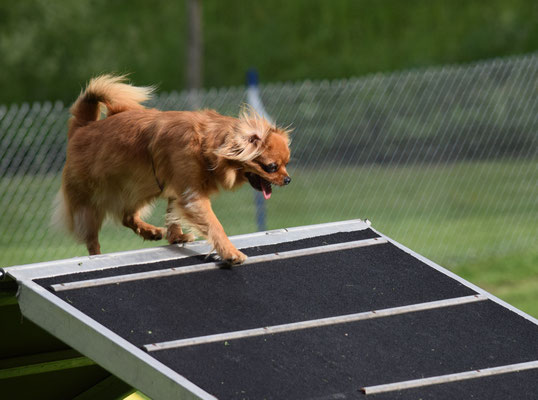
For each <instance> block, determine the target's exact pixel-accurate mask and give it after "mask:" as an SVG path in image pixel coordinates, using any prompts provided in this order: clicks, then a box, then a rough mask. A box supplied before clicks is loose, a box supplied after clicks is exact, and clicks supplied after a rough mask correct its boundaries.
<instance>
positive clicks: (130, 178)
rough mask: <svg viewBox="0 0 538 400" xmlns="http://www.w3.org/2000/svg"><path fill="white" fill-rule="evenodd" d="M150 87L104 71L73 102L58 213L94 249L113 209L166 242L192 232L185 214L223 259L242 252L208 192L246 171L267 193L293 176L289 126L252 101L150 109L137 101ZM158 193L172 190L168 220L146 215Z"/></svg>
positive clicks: (240, 179)
mask: <svg viewBox="0 0 538 400" xmlns="http://www.w3.org/2000/svg"><path fill="white" fill-rule="evenodd" d="M151 93H152V89H151V88H145V87H134V86H131V85H129V84H126V83H125V79H124V77H121V76H113V75H103V76H99V77H97V78H94V79H92V80H91V81H90V83H89V84H88V86H87V87H86V89H85V90H84V91H83V92H82V93H81V94H80V96H79V97H78V99H77V100H76V101H75V103H74V104H73V106H72V107H71V114H72V115H73V117H72V118H71V120H70V122H69V130H68V144H67V160H66V163H65V167H64V170H63V175H62V187H61V190H60V193H59V194H58V197H57V204H56V212H55V219H56V220H57V222H60V223H63V225H64V226H66V227H67V229H68V230H69V231H70V232H71V233H72V234H73V235H74V236H75V238H76V239H78V240H79V241H81V242H83V243H85V244H86V246H87V248H88V251H89V253H90V254H100V252H101V249H100V244H99V240H98V234H99V230H100V228H101V225H102V223H103V220H104V218H105V217H106V216H110V217H112V218H114V219H116V220H117V221H119V222H121V223H122V224H123V225H125V226H126V227H129V228H131V229H132V230H133V231H134V232H135V233H136V234H138V235H140V236H141V237H143V238H144V239H146V240H159V239H161V238H163V237H166V238H167V240H168V242H169V243H183V242H188V241H192V240H194V236H193V235H192V234H187V233H184V232H183V230H182V228H181V225H180V220H186V221H187V222H188V224H189V225H190V226H191V227H192V228H194V229H195V230H196V231H198V232H199V233H200V234H201V235H203V236H204V237H206V238H207V239H208V241H209V242H210V243H211V244H212V245H213V247H214V249H215V250H216V252H217V253H218V255H219V256H220V257H221V258H222V259H223V260H226V261H228V262H230V263H241V262H243V261H244V260H245V259H246V256H245V255H244V254H243V253H241V252H240V251H239V250H237V249H236V248H235V247H234V245H233V244H232V243H231V242H230V240H229V239H228V237H227V236H226V234H225V232H224V229H223V228H222V225H221V224H220V222H219V221H218V219H217V217H216V216H215V214H214V213H213V211H212V209H211V203H210V200H209V197H210V195H211V194H213V193H215V192H217V191H218V190H219V188H223V189H227V190H230V189H235V188H237V187H239V186H240V185H242V184H243V183H245V182H247V181H249V182H250V183H251V185H252V186H253V187H254V188H255V189H257V190H261V191H263V193H264V196H265V198H268V197H269V196H270V195H271V184H275V185H279V186H282V185H287V184H288V183H289V182H290V181H291V179H290V177H289V176H288V173H287V172H286V165H287V163H288V161H289V157H290V151H289V147H288V142H289V140H288V132H287V131H286V130H283V129H280V128H278V127H276V126H274V125H272V124H270V123H269V122H268V121H267V120H266V119H264V118H262V117H260V116H259V115H257V114H256V113H255V112H253V111H250V110H248V109H247V110H243V112H242V113H241V114H240V116H239V118H232V117H227V116H223V115H221V114H219V113H217V112H216V111H213V110H203V111H192V112H189V111H159V110H156V109H147V108H145V107H144V106H142V105H141V104H140V103H141V102H143V101H145V100H148V99H149V98H150V96H151ZM101 105H104V106H105V107H106V109H107V117H106V118H104V119H100V118H99V117H100V114H101V109H100V107H101ZM157 197H165V198H166V199H168V210H167V215H166V229H165V228H159V227H155V226H153V225H150V224H148V223H146V222H144V221H143V220H142V218H141V213H142V211H143V209H144V208H145V207H146V206H148V205H150V204H152V202H153V201H154V200H155V199H156V198H157Z"/></svg>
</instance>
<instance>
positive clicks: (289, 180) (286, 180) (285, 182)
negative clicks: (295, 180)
mask: <svg viewBox="0 0 538 400" xmlns="http://www.w3.org/2000/svg"><path fill="white" fill-rule="evenodd" d="M290 182H291V178H290V177H289V176H286V177H285V178H284V185H288V184H289V183H290Z"/></svg>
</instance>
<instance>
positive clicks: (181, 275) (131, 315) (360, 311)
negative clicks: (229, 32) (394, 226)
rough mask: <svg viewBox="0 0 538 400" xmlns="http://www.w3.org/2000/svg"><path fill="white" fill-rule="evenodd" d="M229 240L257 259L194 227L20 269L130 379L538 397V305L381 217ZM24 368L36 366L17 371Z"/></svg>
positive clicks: (73, 341) (159, 383)
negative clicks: (410, 240) (232, 263)
mask: <svg viewBox="0 0 538 400" xmlns="http://www.w3.org/2000/svg"><path fill="white" fill-rule="evenodd" d="M232 241H233V242H234V243H235V244H236V245H237V246H238V248H241V249H243V251H244V252H245V253H246V254H247V255H248V256H249V259H248V262H247V263H246V264H244V265H241V266H236V267H233V268H222V266H221V265H219V264H218V263H216V262H213V261H212V260H211V259H207V258H206V257H205V254H207V252H208V251H209V247H208V245H207V244H206V243H205V242H197V243H192V244H189V245H186V246H185V247H180V246H167V247H161V248H153V249H145V250H139V251H132V252H124V253H116V254H109V255H102V256H95V257H81V258H76V259H70V260H63V261H56V262H47V263H41V264H33V265H26V266H20V267H13V268H9V269H8V270H7V275H8V279H9V280H12V281H16V285H17V287H18V295H17V301H18V305H19V306H20V310H21V312H22V315H23V316H24V319H27V320H30V321H32V324H35V326H36V327H39V328H40V329H43V330H44V331H46V332H48V333H49V334H50V335H51V337H54V338H55V339H54V340H56V341H58V342H60V341H61V342H63V343H65V344H66V345H67V346H69V347H70V348H72V349H73V350H71V351H73V352H75V351H76V352H77V354H79V353H80V357H79V358H80V360H82V364H84V362H87V363H89V364H93V362H94V363H95V364H94V365H89V366H88V365H80V366H75V367H73V368H71V369H68V368H66V369H65V370H66V371H71V372H72V371H76V370H77V369H78V368H80V369H83V368H95V369H96V370H95V371H94V373H95V374H97V375H99V373H101V374H109V375H110V376H109V377H106V376H105V377H104V378H101V379H102V381H99V380H98V378H94V379H93V380H94V381H97V382H101V385H106V384H107V383H109V384H110V385H111V386H112V387H114V388H117V389H118V390H117V391H116V392H117V393H119V391H120V390H119V389H121V388H122V387H123V389H125V387H127V386H132V387H134V388H137V389H138V390H140V391H142V392H143V393H145V394H146V395H148V396H150V397H152V398H154V399H214V398H219V399H262V398H266V399H347V398H352V399H361V398H364V399H369V398H371V399H417V398H423V399H426V398H435V399H459V398H473V399H488V400H489V399H507V398H514V399H535V398H536V396H537V394H538V321H537V320H536V319H535V318H533V317H531V316H529V315H527V314H525V313H523V312H522V311H520V310H518V309H516V308H514V307H512V306H510V305H508V304H506V303H504V302H503V301H501V300H499V299H497V298H496V297H494V296H493V295H491V294H490V293H488V292H486V291H484V290H482V289H480V288H478V287H476V286H474V285H472V284H471V283H469V282H467V281H465V280H463V279H462V278H460V277H458V276H456V275H454V274H453V273H451V272H449V271H447V270H445V269H444V268H442V267H440V266H438V265H436V264H435V263H433V262H431V261H429V260H427V259H425V258H424V257H422V256H420V255H418V254H416V253H414V252H413V251H411V250H409V249H407V248H405V247H404V246H402V245H400V244H398V243H397V242H395V241H393V240H391V239H390V238H388V237H386V236H385V235H383V234H381V233H379V232H377V231H376V230H374V229H373V228H372V227H370V226H369V224H368V223H365V222H363V221H360V220H353V221H345V222H339V223H331V224H323V225H314V226H306V227H298V228H291V229H282V230H277V231H271V232H261V233H255V234H250V235H243V236H236V237H234V238H232ZM7 284H9V281H8V283H7ZM11 284H13V282H11ZM1 310H2V308H1V307H0V311H1ZM2 329H4V327H3V328H2ZM8 331H9V328H8ZM5 341H6V338H4V345H5ZM73 358H77V357H73ZM3 371H4V375H5V371H6V369H4V370H3ZM59 372H61V371H57V373H59ZM37 375H39V374H37ZM37 375H34V376H37ZM1 377H2V370H0V378H1ZM11 379H23V377H18V378H9V377H6V378H4V381H5V382H7V383H9V382H10V380H11ZM92 382H93V381H92ZM123 382H125V383H123ZM0 384H3V382H2V380H0ZM60 384H61V383H60ZM122 385H123V386H122ZM12 386H13V387H16V385H12ZM86 386H89V387H90V388H89V389H88V388H86V389H85V390H87V392H88V393H91V391H92V390H94V389H92V388H91V385H90V383H87V384H86ZM97 386H98V384H97ZM5 387H8V388H9V387H10V386H9V384H8V385H7V386H5ZM81 387H82V386H81ZM98 389H99V388H98ZM42 392H43V396H42V398H46V392H47V387H42ZM103 393H106V390H104V391H103V390H101V394H102V397H99V398H103V399H104V398H114V397H113V396H109V397H106V396H105V395H104V394H103ZM111 393H113V391H111ZM56 398H58V397H56ZM81 398H82V397H81Z"/></svg>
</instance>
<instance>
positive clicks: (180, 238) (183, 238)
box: [166, 231, 195, 244]
mask: <svg viewBox="0 0 538 400" xmlns="http://www.w3.org/2000/svg"><path fill="white" fill-rule="evenodd" d="M166 239H167V240H168V243H170V244H178V243H188V242H194V239H195V237H194V235H193V234H192V233H178V232H171V231H168V232H167V233H166Z"/></svg>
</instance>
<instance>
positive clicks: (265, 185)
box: [261, 182, 272, 200]
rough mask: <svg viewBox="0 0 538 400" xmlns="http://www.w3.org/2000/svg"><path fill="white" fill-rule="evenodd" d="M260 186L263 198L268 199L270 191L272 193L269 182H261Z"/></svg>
mask: <svg viewBox="0 0 538 400" xmlns="http://www.w3.org/2000/svg"><path fill="white" fill-rule="evenodd" d="M261 186H262V191H263V198H264V199H265V200H269V198H270V197H271V193H272V190H271V184H270V183H265V182H262V185H261Z"/></svg>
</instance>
